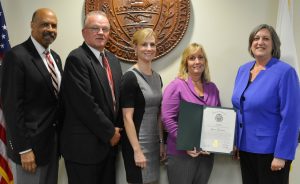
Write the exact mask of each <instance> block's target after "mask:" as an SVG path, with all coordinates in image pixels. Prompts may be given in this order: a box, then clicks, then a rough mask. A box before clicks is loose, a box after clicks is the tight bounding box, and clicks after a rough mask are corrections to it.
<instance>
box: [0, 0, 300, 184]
mask: <svg viewBox="0 0 300 184" xmlns="http://www.w3.org/2000/svg"><path fill="white" fill-rule="evenodd" d="M190 1H191V7H192V8H191V9H192V10H191V20H190V25H189V28H188V30H187V33H186V35H185V36H184V38H183V39H182V41H181V42H180V43H179V45H178V46H177V47H176V48H175V49H174V50H173V51H171V52H170V53H169V54H167V55H166V56H164V57H163V58H161V59H159V60H157V61H155V63H154V64H153V67H154V69H155V70H156V71H157V72H159V73H160V74H161V76H162V78H163V81H164V84H165V85H167V84H168V83H169V82H170V81H171V80H172V79H174V77H175V76H176V74H177V71H178V66H179V60H180V54H181V52H182V51H183V49H184V48H185V47H186V45H187V44H188V43H190V42H199V43H201V44H203V45H204V47H205V49H206V52H207V54H208V60H209V66H210V71H211V77H212V80H213V81H214V82H215V83H216V84H217V86H218V88H219V90H220V93H221V101H222V104H223V106H228V107H231V101H230V99H231V93H232V88H233V82H234V78H235V74H236V71H237V69H238V67H239V66H240V65H241V64H243V63H245V62H246V61H248V60H250V59H252V58H251V57H250V55H249V54H248V52H247V46H248V37H249V33H250V32H251V30H252V29H253V28H254V27H255V26H256V25H258V24H261V23H267V24H271V25H273V26H274V27H276V18H277V8H278V0H251V1H248V0H226V1H223V0H190ZM1 3H2V7H3V9H4V12H5V18H6V22H7V26H8V31H9V37H10V43H11V45H12V46H14V45H16V44H18V43H20V42H22V41H24V40H25V39H27V38H28V37H29V35H30V20H31V16H32V13H33V12H34V10H36V9H37V8H40V7H48V8H51V9H53V10H54V11H55V12H56V14H57V16H58V19H59V20H58V21H59V22H58V37H57V39H56V41H55V42H54V44H53V45H52V48H53V49H54V50H56V51H57V52H58V53H60V55H61V57H62V59H63V60H65V58H66V57H67V55H68V53H69V52H70V51H71V50H72V49H74V48H76V47H78V46H79V45H80V44H81V43H82V41H83V39H82V37H81V22H82V17H83V14H84V11H83V10H84V0H75V1H74V0H51V1H49V0H24V1H22V0H1ZM294 7H295V9H294V26H295V30H294V33H295V39H296V47H297V53H298V57H299V59H300V54H299V53H300V35H299V32H300V1H299V0H295V4H294ZM129 66H130V65H129V64H125V63H123V64H122V68H123V69H124V70H125V69H127V68H128V67H129ZM298 149H299V148H298ZM299 152H300V151H299V150H298V152H297V157H296V160H295V161H294V164H293V169H292V171H291V182H290V183H291V184H296V183H299V182H300V176H299V174H298V176H297V173H300V153H299ZM62 163H63V162H62ZM118 164H119V167H118V170H119V171H120V172H119V175H118V176H119V178H118V182H119V183H120V184H122V183H125V181H124V170H123V167H122V162H118ZM61 168H62V169H61V171H60V173H59V176H60V182H59V183H60V184H64V183H67V180H66V175H65V171H64V170H63V164H62V165H61ZM162 173H163V174H162V182H161V183H166V174H165V170H164V168H162ZM239 183H241V179H240V171H239V165H238V162H237V161H232V160H231V159H230V158H229V157H227V156H223V155H219V156H217V157H216V162H215V165H214V170H213V173H212V177H211V180H210V184H239Z"/></svg>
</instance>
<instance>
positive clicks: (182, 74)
mask: <svg viewBox="0 0 300 184" xmlns="http://www.w3.org/2000/svg"><path fill="white" fill-rule="evenodd" d="M199 50H200V52H201V53H202V54H203V57H204V71H203V73H202V75H201V80H202V81H203V82H210V75H209V68H208V61H207V56H206V53H205V50H204V48H203V46H202V45H201V44H198V43H191V44H190V45H188V47H186V48H185V49H184V51H183V53H182V56H181V62H180V66H179V72H178V78H180V79H182V80H187V79H188V67H187V61H188V58H189V57H190V56H191V55H192V54H194V53H196V52H198V51H199Z"/></svg>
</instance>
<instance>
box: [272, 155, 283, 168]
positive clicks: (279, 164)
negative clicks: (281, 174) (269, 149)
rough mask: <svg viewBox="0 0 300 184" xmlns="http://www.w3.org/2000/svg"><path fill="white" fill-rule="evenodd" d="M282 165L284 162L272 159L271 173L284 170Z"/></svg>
mask: <svg viewBox="0 0 300 184" xmlns="http://www.w3.org/2000/svg"><path fill="white" fill-rule="evenodd" d="M284 165H285V160H283V159H280V158H275V157H274V158H273V161H272V163H271V170H272V171H280V170H281V169H283V168H284Z"/></svg>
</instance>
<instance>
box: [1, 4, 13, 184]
mask: <svg viewBox="0 0 300 184" xmlns="http://www.w3.org/2000/svg"><path fill="white" fill-rule="evenodd" d="M0 26H1V27H0V34H1V38H0V81H1V80H2V79H1V76H2V74H1V63H2V59H3V56H4V53H5V52H6V51H7V50H9V49H10V44H9V40H8V34H7V28H6V23H5V18H4V13H3V10H2V5H1V2H0ZM0 84H1V83H0ZM0 89H1V88H0ZM0 184H13V175H12V172H11V169H10V167H9V165H8V157H7V154H6V131H5V122H4V117H3V113H2V105H1V99H0Z"/></svg>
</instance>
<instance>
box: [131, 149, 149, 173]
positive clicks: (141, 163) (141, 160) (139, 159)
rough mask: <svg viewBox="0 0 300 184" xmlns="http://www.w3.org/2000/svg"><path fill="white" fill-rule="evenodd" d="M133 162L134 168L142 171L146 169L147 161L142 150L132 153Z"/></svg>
mask: <svg viewBox="0 0 300 184" xmlns="http://www.w3.org/2000/svg"><path fill="white" fill-rule="evenodd" d="M134 161H135V165H136V166H138V167H140V168H142V169H143V168H145V167H146V163H147V160H146V157H145V155H144V153H143V151H142V150H138V151H135V152H134Z"/></svg>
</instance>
